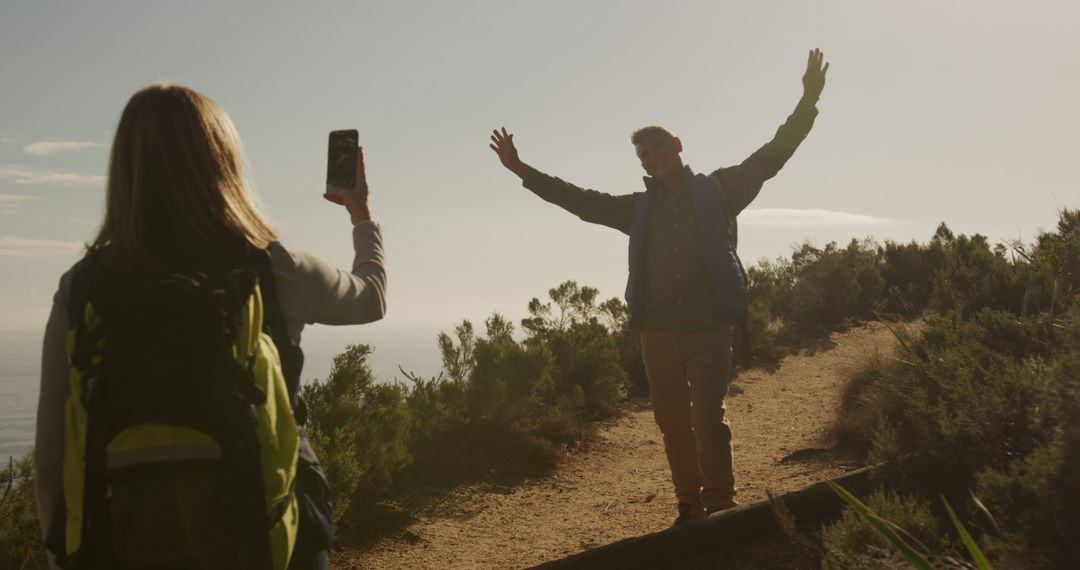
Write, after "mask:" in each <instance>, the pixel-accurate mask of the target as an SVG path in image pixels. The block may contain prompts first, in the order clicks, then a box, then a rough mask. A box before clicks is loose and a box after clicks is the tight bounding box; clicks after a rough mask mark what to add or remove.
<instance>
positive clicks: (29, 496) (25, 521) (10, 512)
mask: <svg viewBox="0 0 1080 570" xmlns="http://www.w3.org/2000/svg"><path fill="white" fill-rule="evenodd" d="M47 567H48V561H47V560H46V558H45V547H44V546H43V545H42V544H41V530H40V528H39V527H38V518H37V501H36V498H35V495H34V469H33V465H32V456H31V454H29V453H27V454H26V455H24V456H23V457H22V459H20V460H18V461H15V460H13V459H10V458H9V460H8V467H7V468H5V469H3V470H0V568H47Z"/></svg>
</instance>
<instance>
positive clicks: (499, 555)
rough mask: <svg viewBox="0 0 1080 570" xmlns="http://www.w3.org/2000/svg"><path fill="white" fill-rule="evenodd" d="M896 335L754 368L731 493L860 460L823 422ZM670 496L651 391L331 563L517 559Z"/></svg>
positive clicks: (849, 337)
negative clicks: (518, 470) (546, 453)
mask: <svg viewBox="0 0 1080 570" xmlns="http://www.w3.org/2000/svg"><path fill="white" fill-rule="evenodd" d="M893 343H894V339H893V336H892V334H891V333H890V332H889V331H888V329H887V328H886V327H885V326H884V325H881V324H879V323H870V324H868V325H866V326H861V327H857V328H854V329H851V330H848V331H846V332H843V333H834V334H833V335H832V336H831V337H830V338H829V339H828V341H826V342H823V343H821V344H819V345H817V346H816V347H814V348H811V349H806V350H803V351H802V352H800V353H799V354H797V355H794V356H789V357H787V358H786V359H784V360H783V361H782V362H781V364H780V367H779V368H778V369H777V370H776V371H774V372H767V371H758V370H754V371H750V372H746V373H743V374H742V375H740V377H739V378H738V379H737V380H736V381H735V383H734V384H733V386H732V389H731V391H730V393H729V396H728V399H727V406H728V418H729V420H730V421H731V424H732V430H733V432H734V446H735V477H736V485H737V488H738V497H737V498H738V500H739V501H740V502H741V503H749V502H754V501H758V500H760V499H763V498H765V492H766V489H769V490H771V491H772V492H774V493H784V492H787V491H791V490H794V489H798V488H801V487H803V486H806V485H809V484H811V483H814V482H817V481H820V480H822V479H825V478H829V477H834V476H837V475H839V474H842V473H843V472H844V471H846V470H849V469H852V468H854V467H856V465H854V464H853V462H852V461H851V460H850V459H845V458H843V457H837V456H835V455H834V454H833V453H831V452H821V453H813V452H806V451H804V452H803V453H800V454H797V457H799V459H798V460H790V459H789V460H786V461H781V460H782V459H784V458H786V457H787V456H788V455H789V454H792V453H794V452H797V451H800V450H809V449H814V448H829V447H830V446H831V445H832V442H831V441H830V440H829V427H830V425H831V424H832V423H833V420H834V419H835V414H836V410H837V409H838V407H839V398H840V392H841V390H842V388H843V385H844V381H845V380H846V379H847V378H848V376H849V375H850V374H851V373H852V372H853V371H854V370H855V369H856V368H857V367H858V366H859V365H860V364H861V363H862V362H863V361H864V360H865V358H866V357H867V356H868V355H870V354H871V353H873V352H875V351H882V352H885V351H889V350H891V347H892V346H893ZM804 455H809V456H810V457H808V458H803V456H804ZM675 515H676V512H675V498H674V495H673V488H672V485H671V481H670V479H669V475H668V468H667V462H666V460H665V458H664V451H663V446H662V444H661V435H660V432H659V430H658V429H657V427H656V424H655V423H654V422H653V419H652V411H651V410H650V409H649V406H648V402H647V401H639V402H635V403H634V405H633V406H632V408H631V412H630V413H629V414H628V415H627V416H625V417H623V418H621V419H619V420H616V421H613V422H610V423H606V424H604V425H602V426H601V427H600V428H599V430H598V433H597V435H596V437H595V438H594V439H593V441H591V442H590V443H589V444H588V445H587V446H585V447H583V448H582V449H580V450H579V451H577V452H576V453H572V454H571V455H570V456H569V457H567V459H566V461H565V462H564V463H563V464H562V465H561V466H560V467H559V468H558V469H557V470H556V471H555V472H554V473H553V474H552V475H551V476H548V477H546V478H543V479H539V480H533V481H526V482H525V483H524V484H523V485H521V486H519V487H515V488H492V487H490V486H485V485H471V486H466V487H462V488H459V489H457V490H455V491H454V492H453V493H451V494H450V495H449V496H447V497H446V498H445V499H444V500H442V501H441V502H440V503H439V504H438V505H436V507H435V508H433V509H432V511H431V515H430V516H428V517H423V518H421V519H419V520H418V521H416V522H415V523H413V524H412V525H410V526H409V527H408V528H407V529H406V530H405V531H404V532H403V533H401V535H400V536H399V537H396V538H389V539H385V540H383V541H381V542H380V543H378V544H376V545H375V546H374V547H372V548H370V549H368V550H367V551H363V552H361V551H353V550H343V551H338V552H335V553H334V554H333V555H332V556H331V567H332V568H338V569H346V568H348V569H352V568H439V569H442V568H523V567H528V566H532V565H536V564H539V563H542V562H545V561H549V560H554V559H558V558H563V557H565V556H568V555H571V554H575V553H578V552H581V551H583V550H587V549H589V548H593V547H596V546H600V545H603V544H607V543H610V542H615V541H618V540H621V539H624V538H629V537H633V536H639V535H642V534H646V533H650V532H656V531H660V530H663V529H665V528H667V527H668V526H669V525H670V524H671V522H672V521H673V520H674V518H675Z"/></svg>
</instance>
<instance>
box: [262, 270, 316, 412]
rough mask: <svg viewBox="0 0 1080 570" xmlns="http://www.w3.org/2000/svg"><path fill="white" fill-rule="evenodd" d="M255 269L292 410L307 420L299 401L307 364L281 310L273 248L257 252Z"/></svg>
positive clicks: (267, 322) (267, 321)
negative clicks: (290, 334)
mask: <svg viewBox="0 0 1080 570" xmlns="http://www.w3.org/2000/svg"><path fill="white" fill-rule="evenodd" d="M255 272H256V274H257V275H258V277H259V290H260V291H261V292H262V299H263V311H264V314H265V315H266V325H267V327H268V328H269V333H270V338H271V339H273V341H274V346H275V347H276V348H277V350H278V354H280V355H281V369H282V372H284V373H285V383H286V385H287V387H288V389H289V403H290V404H292V408H293V413H294V414H295V415H296V420H297V423H298V424H300V425H303V424H304V423H306V422H305V421H304V420H305V419H306V418H305V417H302V416H305V415H306V414H302V408H303V405H302V404H300V403H299V401H298V400H299V394H300V372H301V370H303V367H304V353H303V351H302V350H301V349H300V346H299V345H298V344H297V343H294V342H293V341H292V338H291V337H290V336H289V329H288V328H287V327H286V325H285V313H284V312H283V311H282V310H281V302H280V298H279V297H278V291H277V285H276V283H275V281H274V267H273V264H272V261H271V258H270V251H269V250H268V249H263V250H259V251H257V252H255Z"/></svg>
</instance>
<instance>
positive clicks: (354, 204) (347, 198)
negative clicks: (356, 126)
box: [323, 147, 371, 224]
mask: <svg viewBox="0 0 1080 570" xmlns="http://www.w3.org/2000/svg"><path fill="white" fill-rule="evenodd" d="M355 180H356V183H355V184H353V187H352V188H336V190H337V192H336V193H330V192H327V193H326V194H323V198H326V199H327V200H329V201H331V202H333V203H335V204H343V205H344V206H345V209H346V210H347V211H348V212H349V217H350V218H352V223H354V224H356V223H360V222H366V221H369V220H371V206H370V204H369V202H368V185H367V175H366V173H365V169H364V148H363V147H357V149H356V178H355Z"/></svg>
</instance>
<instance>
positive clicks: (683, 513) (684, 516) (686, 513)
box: [671, 503, 705, 528]
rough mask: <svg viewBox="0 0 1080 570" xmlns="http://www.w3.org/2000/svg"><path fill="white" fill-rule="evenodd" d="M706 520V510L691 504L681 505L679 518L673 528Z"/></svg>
mask: <svg viewBox="0 0 1080 570" xmlns="http://www.w3.org/2000/svg"><path fill="white" fill-rule="evenodd" d="M704 519H705V509H703V508H701V507H700V506H698V505H691V504H690V503H679V518H677V519H675V522H674V523H673V524H672V525H671V528H680V527H684V526H687V525H689V524H691V523H693V522H695V521H699V520H704Z"/></svg>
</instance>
